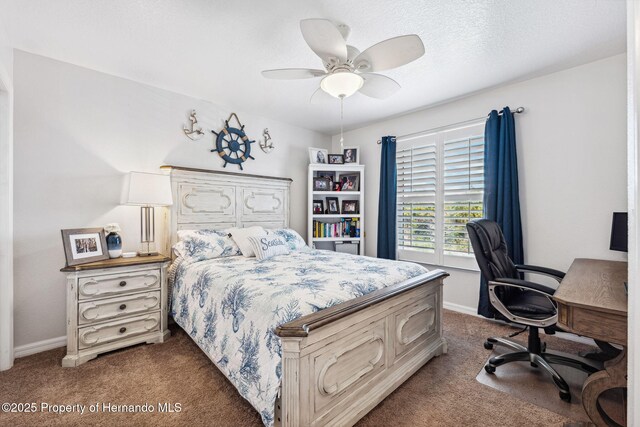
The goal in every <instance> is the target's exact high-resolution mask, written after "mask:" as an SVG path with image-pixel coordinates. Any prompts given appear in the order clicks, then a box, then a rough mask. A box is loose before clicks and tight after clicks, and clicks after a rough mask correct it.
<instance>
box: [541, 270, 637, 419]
mask: <svg viewBox="0 0 640 427" xmlns="http://www.w3.org/2000/svg"><path fill="white" fill-rule="evenodd" d="M626 281H627V263H626V262H620V261H604V260H597V259H583V258H576V259H575V260H574V261H573V264H571V268H569V271H568V272H567V275H566V276H565V278H564V279H563V280H562V282H561V283H560V286H559V287H558V289H557V290H556V292H555V294H554V296H553V297H554V299H555V300H556V301H557V303H558V326H559V327H560V328H562V329H564V330H567V331H570V332H573V333H575V334H578V335H583V336H587V337H590V338H595V339H598V340H601V341H606V342H609V343H612V344H618V345H621V346H622V347H623V350H622V352H621V353H620V355H619V356H617V357H616V358H615V359H613V360H610V361H608V362H605V369H604V370H602V371H599V372H596V373H595V374H592V375H590V376H589V378H587V380H586V381H585V383H584V385H583V387H582V406H584V410H585V411H586V412H587V415H589V418H591V420H592V421H593V422H594V423H595V424H596V425H598V426H606V425H616V424H615V423H614V422H613V420H611V419H610V418H609V417H608V416H607V414H606V413H604V411H603V410H602V408H600V405H599V403H598V396H600V395H601V394H602V393H603V392H604V391H606V390H609V389H612V388H620V387H622V388H625V387H626V386H627V295H626V293H625V290H624V282H626Z"/></svg>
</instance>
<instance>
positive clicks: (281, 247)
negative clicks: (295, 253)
mask: <svg viewBox="0 0 640 427" xmlns="http://www.w3.org/2000/svg"><path fill="white" fill-rule="evenodd" d="M247 240H249V242H250V243H251V246H252V247H253V252H254V253H255V254H256V258H257V259H258V260H263V259H267V258H271V257H274V256H276V255H286V254H288V253H290V252H291V250H290V249H289V244H288V243H287V242H285V241H284V239H283V238H282V237H280V236H277V235H275V234H269V235H267V236H264V237H255V236H250V237H248V238H247Z"/></svg>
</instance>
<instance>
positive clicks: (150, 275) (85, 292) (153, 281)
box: [78, 270, 160, 300]
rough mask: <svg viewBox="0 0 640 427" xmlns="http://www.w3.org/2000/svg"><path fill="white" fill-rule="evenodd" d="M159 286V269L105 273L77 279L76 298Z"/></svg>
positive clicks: (82, 298) (115, 293) (157, 287)
mask: <svg viewBox="0 0 640 427" xmlns="http://www.w3.org/2000/svg"><path fill="white" fill-rule="evenodd" d="M159 288H160V270H142V271H136V272H126V273H120V274H105V275H103V276H93V277H86V278H81V279H79V283H78V299H80V300H86V299H93V298H100V297H105V296H109V295H117V294H123V293H127V294H128V293H131V292H136V291H144V290H151V289H159Z"/></svg>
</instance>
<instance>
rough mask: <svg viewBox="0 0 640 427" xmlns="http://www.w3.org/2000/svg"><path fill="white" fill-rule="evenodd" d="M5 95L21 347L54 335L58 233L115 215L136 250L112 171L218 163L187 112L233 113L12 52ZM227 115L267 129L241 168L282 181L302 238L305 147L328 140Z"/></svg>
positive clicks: (258, 130)
mask: <svg viewBox="0 0 640 427" xmlns="http://www.w3.org/2000/svg"><path fill="white" fill-rule="evenodd" d="M203 72H205V71H203ZM15 93H16V98H15V99H16V100H15V141H16V144H15V248H14V250H15V300H16V301H15V341H16V346H23V345H25V344H30V343H33V342H36V341H40V340H45V339H51V338H55V337H59V336H63V335H65V281H64V276H63V274H62V273H60V272H59V269H60V268H61V267H63V266H64V252H63V249H62V241H61V238H60V229H64V228H76V227H89V226H103V225H105V224H107V223H109V222H118V223H120V224H121V226H122V227H123V233H122V234H123V239H124V249H125V250H136V249H137V248H138V244H137V242H138V241H139V233H140V231H139V208H136V207H132V206H119V198H120V189H121V177H122V175H123V174H124V173H125V172H128V171H131V170H136V171H158V167H159V166H160V165H163V164H173V165H181V166H190V167H196V168H205V169H219V170H222V169H223V168H222V164H221V161H220V159H219V158H218V156H217V154H215V153H211V152H210V149H211V148H212V147H213V136H212V135H211V134H207V135H206V136H205V137H203V138H202V139H201V140H199V141H197V142H193V141H190V140H189V139H187V138H186V137H185V136H184V134H183V132H182V126H183V124H185V123H186V122H187V113H188V111H190V109H192V108H195V109H196V110H197V113H198V119H199V122H200V125H202V126H203V127H205V128H208V129H212V128H213V129H216V130H218V129H219V128H220V127H221V126H222V124H223V120H224V119H226V118H227V117H228V116H229V114H230V113H231V112H232V111H236V110H234V109H232V108H226V107H221V106H218V105H215V104H213V103H210V102H207V101H202V100H198V99H194V98H189V97H186V96H183V95H179V94H176V93H172V92H168V91H165V90H160V89H157V88H153V87H150V86H146V85H143V84H139V83H136V82H133V81H130V80H126V79H122V78H118V77H113V76H110V75H107V74H103V73H99V72H95V71H92V70H89V69H85V68H81V67H78V66H74V65H70V64H67V63H62V62H58V61H54V60H51V59H48V58H44V57H40V56H36V55H32V54H28V53H24V52H20V51H16V53H15ZM236 113H237V114H238V115H239V117H240V119H241V120H242V122H243V124H246V128H245V130H246V131H247V134H248V135H249V137H251V138H252V139H256V140H257V139H258V138H261V137H262V130H263V129H264V128H265V127H268V128H269V131H270V133H271V136H272V137H273V141H274V143H275V145H276V148H275V150H274V151H273V152H272V153H270V154H268V155H267V154H265V153H263V152H262V151H261V150H260V148H259V147H258V144H257V143H256V144H254V145H253V146H252V155H254V157H255V158H256V160H248V161H247V162H246V163H245V164H244V169H245V170H244V171H245V172H246V173H250V174H262V175H270V176H280V177H290V178H292V179H293V184H292V186H291V196H292V197H291V218H292V220H291V225H292V227H293V228H294V229H296V230H297V231H298V232H300V234H302V235H306V232H305V231H306V212H305V211H306V171H307V165H308V163H309V161H308V151H307V148H308V147H309V146H317V147H325V148H328V147H329V145H330V143H331V139H330V137H329V136H326V135H322V134H319V133H316V132H312V131H309V130H305V129H302V128H298V127H295V126H291V125H288V124H284V123H280V122H276V121H273V120H268V119H265V118H262V117H256V116H251V115H249V114H244V113H243V112H242V111H236ZM226 170H230V171H234V172H236V171H239V169H238V168H237V166H233V165H228V166H227V168H226ZM156 211H158V210H156ZM156 223H157V224H159V222H158V221H156ZM161 238H162V237H161V236H157V241H160V239H161Z"/></svg>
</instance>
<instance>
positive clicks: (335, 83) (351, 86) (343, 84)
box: [320, 71, 364, 98]
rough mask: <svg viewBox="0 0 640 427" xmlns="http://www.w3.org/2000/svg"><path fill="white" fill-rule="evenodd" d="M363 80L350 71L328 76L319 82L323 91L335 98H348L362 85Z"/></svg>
mask: <svg viewBox="0 0 640 427" xmlns="http://www.w3.org/2000/svg"><path fill="white" fill-rule="evenodd" d="M363 84H364V79H363V78H362V77H361V76H359V75H358V74H356V73H352V72H350V71H345V72H339V73H333V74H329V75H328V76H326V77H325V78H323V79H322V81H321V82H320V87H321V88H322V90H323V91H325V92H327V93H328V94H329V95H331V96H333V97H336V98H348V97H350V96H351V95H353V94H354V93H356V92H357V91H358V90H360V88H361V87H362V85H363Z"/></svg>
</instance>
